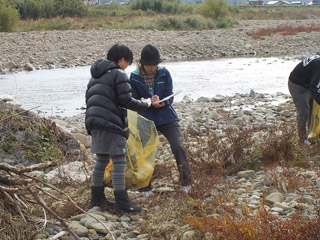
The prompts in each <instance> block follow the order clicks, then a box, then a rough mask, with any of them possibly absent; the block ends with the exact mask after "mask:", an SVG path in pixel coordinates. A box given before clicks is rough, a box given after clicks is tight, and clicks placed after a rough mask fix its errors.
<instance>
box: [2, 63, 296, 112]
mask: <svg viewBox="0 0 320 240" xmlns="http://www.w3.org/2000/svg"><path fill="white" fill-rule="evenodd" d="M298 62H299V60H297V59H293V58H229V59H217V60H210V61H188V62H164V63H163V64H162V65H163V66H165V67H166V68H167V69H168V70H169V71H170V73H171V76H172V78H173V82H174V84H173V85H174V91H178V90H180V91H182V92H181V93H180V94H178V95H177V96H176V97H175V101H181V100H182V99H183V97H184V96H185V95H189V96H190V97H191V98H192V99H194V100H196V99H197V98H199V97H209V98H210V97H215V96H217V95H223V96H231V95H234V94H236V93H249V92H250V90H251V89H252V90H254V91H255V92H258V93H269V94H275V93H277V92H281V93H286V94H289V91H288V87H287V79H288V76H289V74H290V72H291V71H292V69H293V68H294V67H295V65H296V64H298ZM134 69H135V66H130V67H128V68H127V69H126V72H127V73H128V74H130V72H131V71H133V70H134ZM89 78H90V67H89V66H86V67H76V68H69V69H52V70H36V71H32V72H18V73H12V74H6V75H0V86H1V88H0V98H1V97H2V98H3V97H8V98H12V99H14V102H13V103H16V104H19V105H21V106H22V107H23V108H25V109H32V110H33V111H35V112H37V113H39V114H40V115H41V116H45V117H52V116H61V117H69V116H73V115H76V114H79V113H83V112H84V110H83V109H84V107H85V101H84V99H85V98H84V96H85V90H86V86H87V83H88V80H89Z"/></svg>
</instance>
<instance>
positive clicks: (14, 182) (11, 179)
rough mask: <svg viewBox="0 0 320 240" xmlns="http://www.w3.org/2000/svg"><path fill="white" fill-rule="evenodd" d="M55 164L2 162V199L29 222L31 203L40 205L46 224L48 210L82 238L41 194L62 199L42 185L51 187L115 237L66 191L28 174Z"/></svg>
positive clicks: (0, 184) (74, 235)
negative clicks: (27, 165) (29, 164)
mask: <svg viewBox="0 0 320 240" xmlns="http://www.w3.org/2000/svg"><path fill="white" fill-rule="evenodd" d="M54 165H55V163H53V162H46V163H41V164H36V165H32V166H29V167H18V166H10V165H8V164H6V163H0V193H2V196H3V199H2V200H3V201H5V203H6V205H7V206H10V208H11V209H12V210H13V211H14V212H15V213H16V214H18V215H20V216H21V218H22V219H23V220H24V222H27V220H26V212H27V210H28V209H29V204H37V205H40V206H41V207H42V208H43V209H44V216H45V221H44V222H45V224H46V222H47V219H46V212H48V213H49V214H50V215H51V216H53V217H54V218H55V219H56V220H58V221H59V222H60V223H61V224H62V226H63V227H65V229H66V230H67V231H68V232H69V233H70V234H71V235H72V236H73V237H74V238H75V239H76V240H80V238H79V237H78V236H77V235H76V234H75V233H74V232H73V231H72V230H71V229H70V228H69V227H68V225H67V224H66V222H65V221H64V220H63V219H62V218H61V217H60V216H59V215H58V214H57V213H56V212H55V211H54V210H53V209H51V208H50V207H49V206H48V205H47V203H46V202H45V200H44V199H43V197H42V196H41V195H42V194H44V195H46V196H48V197H50V198H52V199H55V200H57V201H60V200H61V195H60V196H59V197H56V196H55V195H53V194H51V193H48V192H47V191H45V190H44V189H43V187H42V186H46V187H49V188H51V189H53V190H55V191H56V192H58V193H59V194H62V195H65V196H66V197H67V198H68V200H69V201H70V202H71V203H72V204H73V205H74V206H75V207H76V208H77V209H78V210H80V211H81V212H83V213H85V214H87V215H89V216H91V217H92V218H95V219H96V220H97V221H98V222H100V223H101V224H102V225H103V226H104V227H105V229H106V230H107V231H108V232H109V233H110V235H111V237H112V239H115V238H114V236H113V234H112V233H111V231H110V230H109V229H108V227H107V226H106V225H105V224H104V223H103V222H101V221H100V220H99V219H98V218H96V217H95V216H93V215H91V214H89V213H87V212H86V211H84V210H83V209H81V208H80V207H79V206H77V204H76V203H75V202H74V201H73V200H72V199H71V198H70V197H69V196H68V195H67V194H66V193H65V192H63V191H60V190H59V189H57V188H56V187H55V186H53V185H51V184H48V183H45V182H43V181H42V180H40V179H38V178H36V177H33V176H31V175H30V174H29V175H28V173H30V172H32V171H35V170H41V169H45V168H47V167H52V166H54ZM4 174H6V175H4ZM0 197H1V195H0ZM53 239H54V238H53Z"/></svg>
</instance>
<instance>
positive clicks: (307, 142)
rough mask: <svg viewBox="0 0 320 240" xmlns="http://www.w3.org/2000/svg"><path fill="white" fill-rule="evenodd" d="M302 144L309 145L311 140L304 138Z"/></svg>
mask: <svg viewBox="0 0 320 240" xmlns="http://www.w3.org/2000/svg"><path fill="white" fill-rule="evenodd" d="M303 144H305V145H307V146H310V145H311V142H309V140H308V139H306V140H304V141H303Z"/></svg>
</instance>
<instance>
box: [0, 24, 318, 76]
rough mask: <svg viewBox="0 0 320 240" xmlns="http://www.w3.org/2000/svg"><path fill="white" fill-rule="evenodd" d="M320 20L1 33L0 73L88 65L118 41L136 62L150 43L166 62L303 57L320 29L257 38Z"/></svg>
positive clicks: (314, 49)
mask: <svg viewBox="0 0 320 240" xmlns="http://www.w3.org/2000/svg"><path fill="white" fill-rule="evenodd" d="M318 22H319V19H306V20H247V21H240V22H239V24H238V25H237V26H236V27H235V28H233V29H218V30H209V31H156V30H154V31H150V30H86V29H83V30H71V31H41V32H15V33H3V32H1V33H0V38H1V40H2V41H1V42H0V49H1V59H0V72H2V73H5V72H8V71H21V70H28V71H30V70H35V69H52V68H70V67H75V66H88V65H91V63H92V62H93V61H94V60H96V59H98V58H104V57H105V55H106V52H107V50H108V49H109V48H110V47H111V46H112V45H113V44H115V43H122V44H126V45H128V46H129V47H130V48H131V49H132V51H133V53H134V58H135V59H136V60H137V59H138V58H139V55H140V51H141V49H142V48H143V47H144V46H145V45H146V44H148V43H152V44H154V45H156V46H157V47H158V48H159V51H160V53H161V55H162V56H163V58H164V59H165V60H166V61H186V60H200V59H201V60H203V59H215V58H223V57H245V56H256V57H268V56H296V57H298V58H300V57H301V56H305V55H309V54H314V53H316V52H317V51H318V50H319V46H320V33H319V32H310V33H305V32H301V33H298V34H295V35H279V34H274V35H270V36H264V37H259V38H254V37H253V34H254V33H255V32H256V31H258V30H260V29H262V28H275V27H277V26H279V25H288V26H294V27H297V26H304V27H309V26H310V25H312V24H318Z"/></svg>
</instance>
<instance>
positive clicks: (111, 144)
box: [85, 44, 151, 212]
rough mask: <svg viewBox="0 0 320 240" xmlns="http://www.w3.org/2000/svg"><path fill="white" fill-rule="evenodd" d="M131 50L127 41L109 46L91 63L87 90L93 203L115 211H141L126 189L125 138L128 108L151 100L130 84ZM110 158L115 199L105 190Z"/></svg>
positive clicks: (138, 107) (144, 107) (137, 108)
mask: <svg viewBox="0 0 320 240" xmlns="http://www.w3.org/2000/svg"><path fill="white" fill-rule="evenodd" d="M132 61H133V54H132V51H131V50H130V49H129V48H128V47H127V46H125V45H119V44H116V45H114V46H113V47H111V48H110V50H109V51H108V54H107V59H98V60H97V61H95V62H94V63H93V64H92V66H91V69H90V71H91V76H92V77H91V79H90V81H89V83H88V86H87V90H86V106H87V107H86V117H85V126H86V129H87V131H88V134H89V135H91V137H92V143H91V152H92V153H95V154H96V156H97V159H96V163H95V167H94V170H93V174H92V186H91V202H90V207H94V206H101V207H106V206H107V205H109V206H110V205H114V206H115V210H116V211H125V212H140V211H141V208H140V207H138V206H134V205H132V204H131V202H130V200H129V198H128V194H127V191H126V189H125V167H126V139H127V138H128V136H129V129H128V120H127V109H131V110H133V111H139V112H140V111H145V110H147V109H148V107H149V106H150V105H151V100H150V99H147V100H145V101H140V100H136V99H134V98H133V97H132V93H131V85H130V82H129V79H128V76H127V74H126V73H125V72H124V70H125V69H126V68H127V67H128V66H129V65H130V64H132ZM110 158H112V162H113V171H112V184H113V187H114V197H115V203H114V202H110V201H108V200H107V199H106V197H105V194H104V185H103V179H104V172H105V168H106V166H107V165H108V163H109V161H110Z"/></svg>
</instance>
